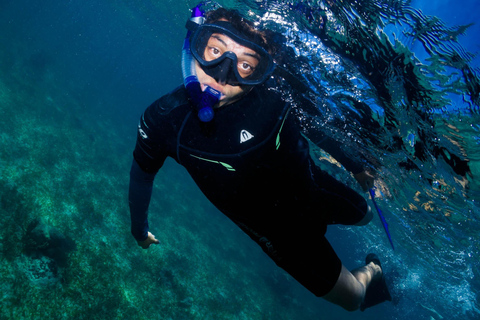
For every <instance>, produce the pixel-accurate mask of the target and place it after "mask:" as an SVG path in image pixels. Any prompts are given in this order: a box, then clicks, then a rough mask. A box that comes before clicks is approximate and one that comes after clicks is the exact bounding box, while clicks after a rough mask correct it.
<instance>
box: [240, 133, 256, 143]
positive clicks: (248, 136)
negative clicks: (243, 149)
mask: <svg viewBox="0 0 480 320" xmlns="http://www.w3.org/2000/svg"><path fill="white" fill-rule="evenodd" d="M253 137H254V135H253V134H251V133H250V132H248V131H247V130H242V131H240V143H244V142H247V141H248V140H250V139H252V138H253Z"/></svg>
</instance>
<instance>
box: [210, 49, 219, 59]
mask: <svg viewBox="0 0 480 320" xmlns="http://www.w3.org/2000/svg"><path fill="white" fill-rule="evenodd" d="M209 51H210V53H211V54H212V55H213V56H215V57H217V56H219V55H220V50H219V49H218V48H216V47H210V48H209Z"/></svg>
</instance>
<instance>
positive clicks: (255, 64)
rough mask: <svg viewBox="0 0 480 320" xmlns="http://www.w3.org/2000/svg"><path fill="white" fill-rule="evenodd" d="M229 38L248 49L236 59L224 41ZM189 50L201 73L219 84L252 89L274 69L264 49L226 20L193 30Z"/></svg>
mask: <svg viewBox="0 0 480 320" xmlns="http://www.w3.org/2000/svg"><path fill="white" fill-rule="evenodd" d="M224 36H226V37H227V38H225V37H224ZM228 38H229V39H231V40H233V41H234V42H236V43H238V44H239V45H241V46H243V47H246V48H248V49H250V50H247V51H246V52H241V53H240V56H239V57H238V56H237V54H235V53H234V52H232V51H228V48H227V45H226V43H225V41H224V40H228ZM190 49H191V52H192V55H193V56H194V57H195V59H196V60H197V61H198V63H199V64H200V67H201V68H202V70H203V71H204V72H205V73H206V74H207V75H209V76H210V77H212V78H214V79H215V80H216V81H217V82H219V83H225V84H229V85H232V86H238V85H246V86H253V85H257V84H261V83H263V82H265V81H266V80H267V79H268V78H269V77H270V75H271V74H272V72H273V70H274V69H275V64H274V62H273V59H272V56H271V55H270V54H269V53H268V52H267V51H266V50H265V49H264V48H263V47H261V46H260V45H258V44H256V43H255V42H253V41H250V40H248V39H246V38H245V36H243V35H242V34H240V33H239V32H238V31H237V30H236V29H235V28H234V27H233V26H232V25H231V24H230V23H229V22H226V21H217V22H215V23H213V24H202V25H199V26H198V27H196V28H195V31H194V33H193V34H192V35H191V37H190ZM212 50H213V53H212Z"/></svg>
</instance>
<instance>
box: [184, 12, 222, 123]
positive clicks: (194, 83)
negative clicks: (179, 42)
mask: <svg viewBox="0 0 480 320" xmlns="http://www.w3.org/2000/svg"><path fill="white" fill-rule="evenodd" d="M202 5H203V3H199V4H198V5H197V6H196V7H195V8H193V9H192V17H191V18H190V20H189V21H188V22H187V29H189V31H187V36H186V37H185V41H184V43H183V49H182V73H183V84H184V85H185V89H186V90H187V93H188V96H189V97H190V99H191V100H192V102H193V105H194V106H195V108H196V110H197V114H198V118H199V119H200V121H202V122H210V121H212V119H213V116H214V112H213V106H214V105H215V104H216V103H218V101H219V100H220V96H221V93H220V92H219V91H217V90H215V89H212V88H211V87H209V86H207V87H206V89H205V91H203V92H202V88H201V87H200V82H199V81H198V78H197V72H196V71H195V58H194V57H193V55H192V52H191V50H190V36H191V34H192V31H190V28H189V27H188V24H196V25H201V24H203V22H204V21H205V18H204V17H203V11H202V10H201V9H200V7H201V6H202Z"/></svg>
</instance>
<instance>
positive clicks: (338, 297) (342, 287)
mask: <svg viewBox="0 0 480 320" xmlns="http://www.w3.org/2000/svg"><path fill="white" fill-rule="evenodd" d="M381 277H382V268H381V267H380V266H379V265H377V264H375V263H373V262H370V263H369V264H368V265H366V266H363V267H360V268H358V269H355V270H353V271H352V272H350V271H348V269H347V268H345V266H343V265H342V271H341V273H340V276H339V277H338V280H337V282H336V284H335V286H334V287H333V289H332V290H331V291H330V292H329V293H327V294H326V295H325V296H323V298H324V299H326V300H327V301H330V302H332V303H335V304H337V305H339V306H341V307H342V308H344V309H345V310H348V311H355V310H357V309H358V308H360V305H361V304H362V302H363V299H364V297H365V293H366V291H367V288H368V286H369V285H370V283H371V282H372V281H376V280H379V279H380V278H381Z"/></svg>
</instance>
